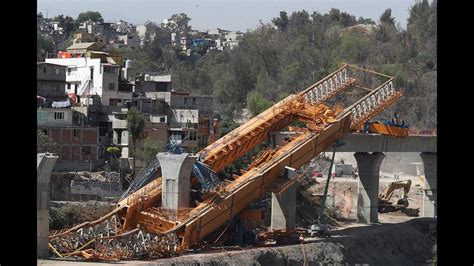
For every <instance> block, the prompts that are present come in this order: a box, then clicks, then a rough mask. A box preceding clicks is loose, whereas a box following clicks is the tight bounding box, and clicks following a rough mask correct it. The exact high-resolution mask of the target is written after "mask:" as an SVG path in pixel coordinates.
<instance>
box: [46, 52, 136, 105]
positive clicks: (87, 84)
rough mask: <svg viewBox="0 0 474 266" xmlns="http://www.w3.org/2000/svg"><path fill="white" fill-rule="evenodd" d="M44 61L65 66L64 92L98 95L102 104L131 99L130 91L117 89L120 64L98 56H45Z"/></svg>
mask: <svg viewBox="0 0 474 266" xmlns="http://www.w3.org/2000/svg"><path fill="white" fill-rule="evenodd" d="M46 63H52V64H57V65H63V66H67V67H68V68H67V72H66V88H65V91H66V93H75V94H77V95H79V96H84V95H99V96H100V97H101V101H102V104H103V105H110V106H116V105H117V102H122V103H123V102H125V101H126V100H130V101H131V99H132V93H130V92H122V91H119V90H118V88H119V73H120V65H115V64H110V63H103V62H101V59H100V58H88V57H80V58H47V59H46Z"/></svg>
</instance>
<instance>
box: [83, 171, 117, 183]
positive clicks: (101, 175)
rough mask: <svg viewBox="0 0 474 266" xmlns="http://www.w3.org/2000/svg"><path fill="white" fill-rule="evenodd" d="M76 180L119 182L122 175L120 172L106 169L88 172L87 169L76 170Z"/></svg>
mask: <svg viewBox="0 0 474 266" xmlns="http://www.w3.org/2000/svg"><path fill="white" fill-rule="evenodd" d="M74 180H83V181H98V182H104V183H119V182H120V181H121V180H120V175H119V173H118V172H113V171H110V172H105V171H100V172H87V171H82V172H75V178H74Z"/></svg>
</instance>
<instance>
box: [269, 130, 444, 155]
mask: <svg viewBox="0 0 474 266" xmlns="http://www.w3.org/2000/svg"><path fill="white" fill-rule="evenodd" d="M270 134H271V138H272V140H273V141H274V143H281V140H282V139H284V138H287V137H289V136H291V135H292V134H294V133H293V132H288V131H280V132H271V133H270ZM341 140H342V141H343V142H344V143H345V144H344V145H343V146H341V147H338V148H337V151H338V152H431V153H437V151H438V149H437V148H438V144H437V136H436V135H434V136H433V135H411V136H408V137H406V138H397V137H392V136H384V135H380V134H372V133H370V134H365V133H364V134H362V133H352V134H348V135H346V136H345V137H344V138H343V139H341ZM328 151H331V150H328Z"/></svg>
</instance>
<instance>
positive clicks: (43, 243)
mask: <svg viewBox="0 0 474 266" xmlns="http://www.w3.org/2000/svg"><path fill="white" fill-rule="evenodd" d="M57 159H58V156H53V155H51V154H47V153H38V154H37V157H36V217H37V218H36V219H37V220H36V231H37V232H36V248H37V250H36V256H37V257H38V258H40V259H45V258H48V257H49V252H48V243H49V239H48V238H49V181H50V177H51V172H52V171H53V168H54V164H55V163H56V160H57Z"/></svg>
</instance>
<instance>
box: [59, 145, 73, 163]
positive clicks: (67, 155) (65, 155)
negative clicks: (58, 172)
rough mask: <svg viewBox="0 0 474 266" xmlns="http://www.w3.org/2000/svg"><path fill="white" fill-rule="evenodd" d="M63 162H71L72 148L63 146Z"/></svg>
mask: <svg viewBox="0 0 474 266" xmlns="http://www.w3.org/2000/svg"><path fill="white" fill-rule="evenodd" d="M60 157H61V160H65V161H69V160H71V147H69V146H61V155H60Z"/></svg>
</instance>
